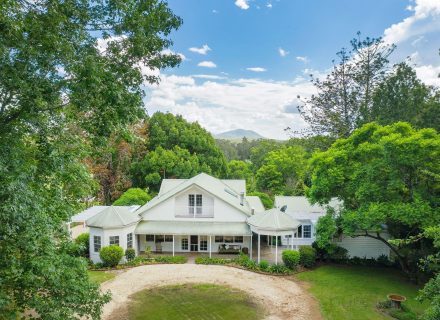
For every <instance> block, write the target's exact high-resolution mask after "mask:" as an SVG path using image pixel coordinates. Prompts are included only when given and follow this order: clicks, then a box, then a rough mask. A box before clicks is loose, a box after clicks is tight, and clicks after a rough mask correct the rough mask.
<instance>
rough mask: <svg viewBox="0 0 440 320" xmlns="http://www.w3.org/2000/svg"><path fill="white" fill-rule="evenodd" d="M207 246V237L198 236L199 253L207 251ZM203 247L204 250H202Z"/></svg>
mask: <svg viewBox="0 0 440 320" xmlns="http://www.w3.org/2000/svg"><path fill="white" fill-rule="evenodd" d="M202 243H203V245H202ZM208 246H209V245H208V236H199V251H208ZM205 247H206V249H202V248H205Z"/></svg>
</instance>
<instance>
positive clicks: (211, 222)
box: [86, 173, 364, 262]
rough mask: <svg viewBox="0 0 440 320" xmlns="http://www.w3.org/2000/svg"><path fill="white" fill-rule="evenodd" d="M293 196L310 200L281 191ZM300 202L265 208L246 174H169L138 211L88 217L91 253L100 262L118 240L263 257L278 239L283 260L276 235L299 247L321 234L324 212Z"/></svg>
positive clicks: (126, 244) (142, 246)
mask: <svg viewBox="0 0 440 320" xmlns="http://www.w3.org/2000/svg"><path fill="white" fill-rule="evenodd" d="M290 198H292V199H297V201H299V200H298V199H302V200H301V201H302V202H301V203H303V202H305V203H307V204H308V202H307V200H306V199H305V198H304V197H277V198H276V200H277V201H276V205H277V206H279V205H285V204H282V203H281V202H280V201H281V200H282V199H283V200H285V201H287V200H288V199H290ZM294 203H295V201H294V202H293V203H290V202H289V203H288V204H287V208H286V210H285V211H286V212H282V211H280V209H279V208H274V209H270V210H266V211H265V210H264V207H263V205H262V203H261V200H260V199H259V198H258V197H253V196H247V195H246V182H245V180H221V179H217V178H214V177H212V176H210V175H207V174H205V173H201V174H199V175H197V176H195V177H193V178H191V179H164V180H163V181H162V185H161V187H160V191H159V194H158V195H157V196H156V197H155V198H153V199H152V200H151V201H149V202H148V203H147V204H145V205H144V206H142V207H140V208H139V209H137V210H136V211H134V212H132V211H130V210H129V208H128V207H117V206H111V207H107V208H105V209H104V210H102V211H99V212H98V213H97V214H95V215H94V216H93V217H90V218H89V219H88V220H87V221H86V224H87V226H88V227H89V231H90V258H91V259H92V261H93V262H99V261H100V258H99V250H100V249H101V247H103V246H108V245H111V244H116V245H119V246H121V247H122V248H123V249H124V250H125V249H127V248H134V249H135V250H136V253H137V254H140V253H142V252H145V251H146V250H147V248H149V249H151V251H153V252H159V253H160V252H167V253H170V254H171V253H172V254H173V255H174V254H175V253H179V254H181V253H191V252H193V253H196V252H197V253H204V254H206V255H209V256H211V255H212V254H213V253H219V254H220V253H237V252H239V251H244V252H249V255H250V256H251V257H252V252H253V249H254V251H255V255H256V256H257V259H258V261H259V260H260V247H261V246H262V245H265V246H267V245H272V244H273V243H274V242H275V244H274V245H273V246H272V247H273V248H274V251H275V252H274V253H275V261H276V262H278V255H279V254H278V241H273V239H274V237H281V239H282V242H281V247H284V248H293V249H297V248H298V247H299V246H301V245H310V244H311V243H312V242H313V241H314V238H315V236H314V225H315V224H316V221H317V218H319V216H318V214H314V212H312V214H311V212H310V210H308V209H307V208H308V207H307V206H306V205H305V204H304V206H303V207H299V208H296V209H295V208H294V207H291V206H292V204H294ZM308 206H310V205H309V204H308ZM306 209H307V210H306ZM321 211H322V208H321ZM322 212H324V211H322ZM322 212H321V213H319V214H321V215H322V214H323V213H322ZM280 249H281V250H282V248H280ZM358 256H361V257H363V256H364V255H363V254H362V255H358Z"/></svg>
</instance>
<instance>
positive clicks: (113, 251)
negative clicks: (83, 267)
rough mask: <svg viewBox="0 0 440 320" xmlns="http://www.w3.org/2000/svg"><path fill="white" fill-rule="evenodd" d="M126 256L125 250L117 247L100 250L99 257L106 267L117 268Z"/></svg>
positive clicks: (112, 246)
mask: <svg viewBox="0 0 440 320" xmlns="http://www.w3.org/2000/svg"><path fill="white" fill-rule="evenodd" d="M123 256H124V250H123V249H122V248H121V247H120V246H117V245H111V246H108V247H102V248H101V250H99V257H100V258H101V260H102V263H103V264H104V266H106V267H116V266H117V265H118V264H119V262H120V261H121V259H122V257H123Z"/></svg>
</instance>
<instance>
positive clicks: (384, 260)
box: [376, 254, 393, 267]
mask: <svg viewBox="0 0 440 320" xmlns="http://www.w3.org/2000/svg"><path fill="white" fill-rule="evenodd" d="M376 261H377V264H378V265H380V266H383V267H391V266H392V265H393V262H392V261H390V259H388V256H387V255H385V254H381V255H380V256H378V257H377V260H376Z"/></svg>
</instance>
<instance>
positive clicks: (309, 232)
mask: <svg viewBox="0 0 440 320" xmlns="http://www.w3.org/2000/svg"><path fill="white" fill-rule="evenodd" d="M306 227H307V228H308V229H310V230H308V231H307V233H308V234H310V235H309V236H308V237H306V236H305V234H306V231H305V228H306ZM302 237H303V239H311V238H312V225H311V224H304V225H303V226H302Z"/></svg>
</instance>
